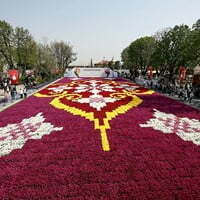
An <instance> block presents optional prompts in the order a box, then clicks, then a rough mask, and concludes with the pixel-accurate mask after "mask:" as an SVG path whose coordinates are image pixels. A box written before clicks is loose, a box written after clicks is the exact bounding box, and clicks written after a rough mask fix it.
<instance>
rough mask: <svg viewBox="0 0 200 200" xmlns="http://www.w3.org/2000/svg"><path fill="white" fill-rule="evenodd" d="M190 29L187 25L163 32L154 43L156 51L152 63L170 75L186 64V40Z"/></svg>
mask: <svg viewBox="0 0 200 200" xmlns="http://www.w3.org/2000/svg"><path fill="white" fill-rule="evenodd" d="M189 34H190V29H189V27H188V26H187V25H180V26H175V27H174V28H173V29H169V30H167V31H164V32H163V33H162V34H161V37H160V39H159V40H157V41H156V50H155V52H154V54H153V56H152V59H153V63H154V64H155V65H160V66H161V69H162V70H163V69H164V71H165V70H167V71H168V72H169V73H170V74H171V75H172V74H173V73H175V72H176V71H177V70H178V68H179V66H180V65H184V66H185V65H186V64H187V56H186V54H185V51H186V49H187V39H188V37H189Z"/></svg>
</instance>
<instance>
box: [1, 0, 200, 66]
mask: <svg viewBox="0 0 200 200" xmlns="http://www.w3.org/2000/svg"><path fill="white" fill-rule="evenodd" d="M198 18H200V0H167V1H166V0H99V1H98V0H0V19H1V20H6V21H7V22H9V23H10V24H11V25H13V26H14V27H15V26H23V27H24V28H27V29H28V30H29V31H30V32H31V34H32V35H33V36H34V38H35V39H36V40H37V41H42V40H44V41H45V40H46V41H48V42H50V41H52V40H64V41H67V42H69V43H70V44H71V45H73V46H74V50H75V51H76V52H77V54H78V59H77V61H76V62H74V63H73V64H84V65H87V64H89V63H90V59H91V58H93V62H96V61H100V60H102V59H103V57H105V58H106V59H109V60H110V59H112V57H114V59H115V60H118V59H120V54H121V51H122V50H123V49H124V48H125V47H126V46H128V45H129V43H130V42H132V41H133V40H135V39H137V38H138V37H141V36H146V35H152V34H154V33H155V32H156V31H159V30H162V29H163V28H166V27H173V26H174V25H176V24H183V23H184V24H188V25H190V26H191V25H192V24H193V23H195V22H196V21H197V19H198Z"/></svg>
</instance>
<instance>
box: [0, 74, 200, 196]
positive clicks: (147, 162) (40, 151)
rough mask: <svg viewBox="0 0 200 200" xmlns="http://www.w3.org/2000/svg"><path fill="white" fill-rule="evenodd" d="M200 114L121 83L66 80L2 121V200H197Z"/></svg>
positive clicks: (14, 109) (199, 191)
mask: <svg viewBox="0 0 200 200" xmlns="http://www.w3.org/2000/svg"><path fill="white" fill-rule="evenodd" d="M199 172H200V111H199V110H196V109H194V108H191V107H188V106H186V105H184V104H181V103H180V102H177V101H174V100H172V99H170V98H167V97H164V96H162V95H160V94H158V93H155V92H154V91H151V90H147V89H145V88H142V87H140V86H138V85H136V84H134V83H131V82H127V81H125V80H121V79H113V80H112V79H97V78H96V79H92V78H90V79H73V80H72V79H71V80H70V79H66V78H64V79H62V80H60V81H58V82H56V83H54V84H51V85H49V86H48V87H46V88H45V89H43V90H41V91H39V92H38V93H36V94H34V95H33V96H31V97H29V98H27V99H26V100H24V101H22V102H20V103H18V104H16V105H14V106H12V107H10V108H8V109H7V110H5V111H3V112H1V113H0V199H74V200H82V199H89V200H90V199H91V200H92V199H94V200H97V199H102V200H104V199H105V200H109V199H110V200H113V199H114V200H115V199H119V200H121V199H122V200H123V199H141V200H144V199H152V200H155V199H159V200H160V199H166V200H169V199H181V200H182V199H187V200H188V199H198V198H199V196H200V173H199Z"/></svg>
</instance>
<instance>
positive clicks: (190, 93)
mask: <svg viewBox="0 0 200 200" xmlns="http://www.w3.org/2000/svg"><path fill="white" fill-rule="evenodd" d="M121 77H123V78H127V79H129V80H131V81H134V82H137V81H138V82H139V83H140V84H143V85H144V86H145V87H147V88H150V89H153V90H156V91H158V92H161V93H165V94H168V95H170V96H176V97H178V98H179V99H180V100H183V101H187V102H189V103H191V101H192V99H193V98H194V96H195V88H194V87H193V84H192V82H191V81H180V80H178V79H177V78H173V79H172V78H170V77H166V76H159V77H153V78H149V77H148V76H145V75H141V74H139V73H136V72H132V73H122V74H121ZM141 80H142V81H141Z"/></svg>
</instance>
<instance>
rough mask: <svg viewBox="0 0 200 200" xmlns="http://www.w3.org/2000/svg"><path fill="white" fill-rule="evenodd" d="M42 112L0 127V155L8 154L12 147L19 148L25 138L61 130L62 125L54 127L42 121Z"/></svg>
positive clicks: (37, 137) (35, 137) (43, 119)
mask: <svg viewBox="0 0 200 200" xmlns="http://www.w3.org/2000/svg"><path fill="white" fill-rule="evenodd" d="M44 121H45V118H44V117H43V114H42V113H38V114H37V115H35V116H33V117H30V118H26V119H23V120H22V121H21V122H20V123H16V124H8V125H7V126H5V127H0V133H1V136H0V157H1V156H4V155H7V154H9V153H10V152H11V151H12V150H14V149H21V148H22V147H23V146H24V144H25V143H26V141H27V140H29V139H40V138H42V136H43V135H48V134H50V133H51V132H52V131H61V130H62V129H63V128H62V127H54V125H53V124H51V123H49V122H44Z"/></svg>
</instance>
